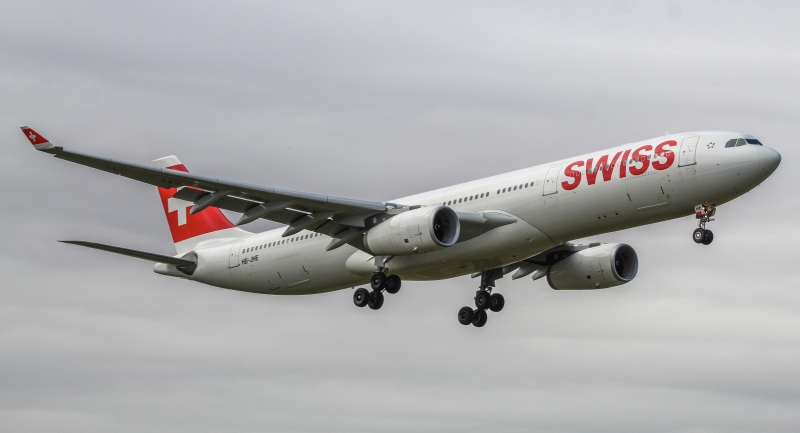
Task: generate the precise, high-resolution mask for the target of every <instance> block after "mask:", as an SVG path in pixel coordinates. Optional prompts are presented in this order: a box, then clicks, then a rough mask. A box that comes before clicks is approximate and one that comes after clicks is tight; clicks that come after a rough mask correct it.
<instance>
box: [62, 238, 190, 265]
mask: <svg viewBox="0 0 800 433" xmlns="http://www.w3.org/2000/svg"><path fill="white" fill-rule="evenodd" d="M59 242H63V243H65V244H73V245H80V246H82V247H89V248H94V249H96V250H101V251H108V252H110V253H116V254H122V255H123V256H129V257H136V258H137V259H143V260H149V261H151V262H158V263H166V264H168V265H175V266H186V267H194V266H196V265H197V262H194V261H192V260H186V259H180V258H177V257H172V256H165V255H162V254H154V253H148V252H144V251H137V250H131V249H128V248H122V247H115V246H112V245H105V244H98V243H95V242H85V241H59Z"/></svg>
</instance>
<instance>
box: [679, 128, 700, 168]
mask: <svg viewBox="0 0 800 433" xmlns="http://www.w3.org/2000/svg"><path fill="white" fill-rule="evenodd" d="M699 140H700V137H699V136H697V137H686V138H684V139H683V141H681V153H680V155H679V156H678V167H684V166H687V165H694V164H696V163H697V160H696V157H697V142H698V141H699Z"/></svg>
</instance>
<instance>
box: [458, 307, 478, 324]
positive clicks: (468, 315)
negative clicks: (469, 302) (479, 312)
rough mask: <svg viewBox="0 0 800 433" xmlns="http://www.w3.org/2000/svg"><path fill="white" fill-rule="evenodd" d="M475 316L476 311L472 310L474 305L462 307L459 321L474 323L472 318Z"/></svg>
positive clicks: (459, 312)
mask: <svg viewBox="0 0 800 433" xmlns="http://www.w3.org/2000/svg"><path fill="white" fill-rule="evenodd" d="M474 317H475V313H474V312H473V311H472V307H461V309H460V310H458V323H460V324H462V325H465V326H466V325H470V324H472V319H473V318H474Z"/></svg>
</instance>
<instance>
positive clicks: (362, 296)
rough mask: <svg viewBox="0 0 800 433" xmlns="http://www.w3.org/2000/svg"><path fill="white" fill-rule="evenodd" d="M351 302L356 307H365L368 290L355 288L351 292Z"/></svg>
mask: <svg viewBox="0 0 800 433" xmlns="http://www.w3.org/2000/svg"><path fill="white" fill-rule="evenodd" d="M353 303H354V304H356V307H366V306H367V304H368V303H369V290H367V289H365V288H363V287H362V288H360V289H356V291H355V293H353Z"/></svg>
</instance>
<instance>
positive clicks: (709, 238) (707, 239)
mask: <svg viewBox="0 0 800 433" xmlns="http://www.w3.org/2000/svg"><path fill="white" fill-rule="evenodd" d="M711 242H714V232H712V231H711V230H706V233H705V236H703V245H710V244H711Z"/></svg>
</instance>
